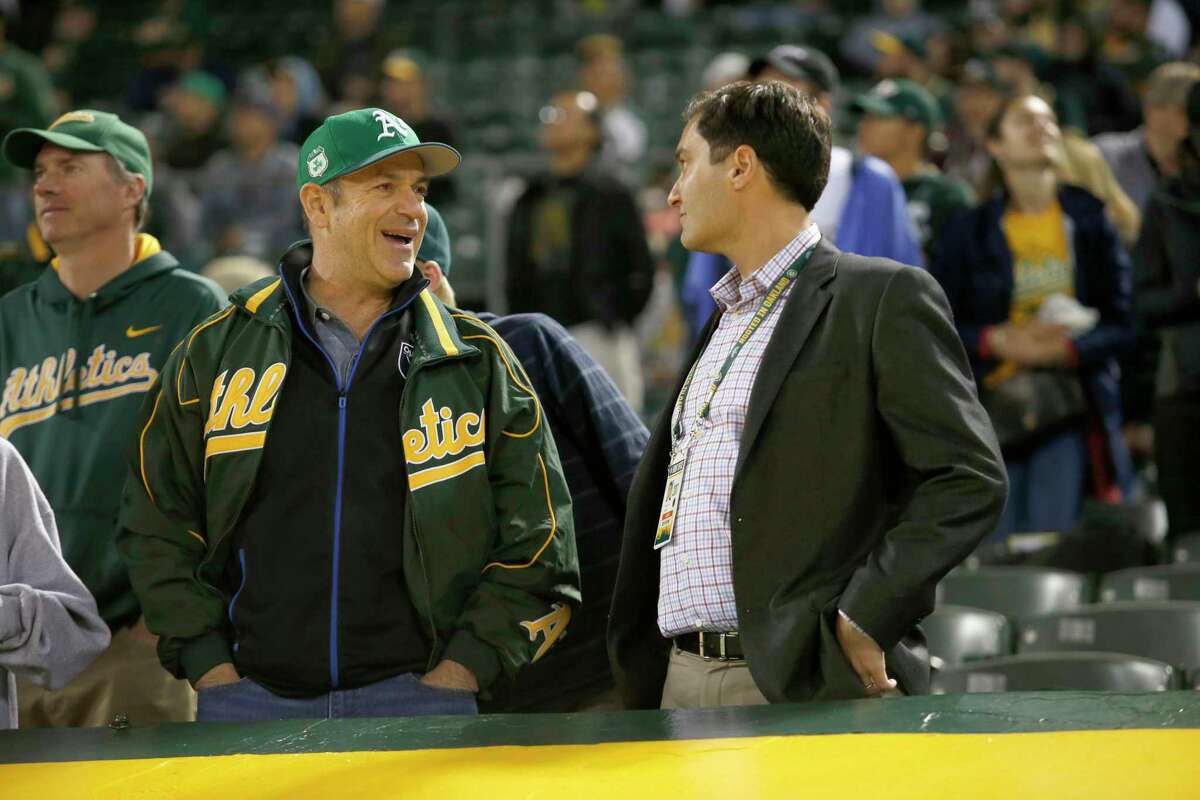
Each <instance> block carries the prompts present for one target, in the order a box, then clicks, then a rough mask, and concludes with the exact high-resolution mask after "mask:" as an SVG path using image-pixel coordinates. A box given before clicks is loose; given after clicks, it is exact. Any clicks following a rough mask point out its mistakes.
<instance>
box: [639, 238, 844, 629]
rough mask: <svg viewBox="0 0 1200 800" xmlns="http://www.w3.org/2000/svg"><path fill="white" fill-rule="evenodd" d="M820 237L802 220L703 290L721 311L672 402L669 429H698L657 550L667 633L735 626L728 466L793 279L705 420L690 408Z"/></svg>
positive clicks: (696, 407)
mask: <svg viewBox="0 0 1200 800" xmlns="http://www.w3.org/2000/svg"><path fill="white" fill-rule="evenodd" d="M820 238H821V233H820V231H819V230H818V229H817V226H816V225H809V226H808V227H807V228H806V229H804V230H803V231H801V232H800V233H799V234H798V235H797V236H796V238H795V239H792V241H790V242H788V244H787V245H786V246H784V248H783V249H782V250H780V251H779V252H778V253H776V254H775V256H774V257H773V258H772V259H771V260H770V261H768V262H767V263H766V264H764V265H763V266H762V267H761V268H759V269H758V270H756V271H755V272H754V273H753V274H752V275H751V276H750V277H749V278H748V279H745V280H743V279H742V276H741V274H740V273H739V272H738V271H737V270H736V269H731V270H730V271H729V272H728V273H727V274H726V275H725V277H723V278H721V280H719V281H717V283H716V285H715V286H713V287H712V289H711V290H710V293H711V294H712V296H713V299H714V300H715V301H716V303H717V306H718V308H720V309H721V311H722V315H721V318H720V321H719V322H718V323H717V329H716V330H715V331H714V332H713V335H712V338H711V339H710V340H709V342H708V346H707V347H705V349H704V352H703V354H701V356H700V359H699V360H698V361H697V362H696V370H695V377H694V379H693V380H692V381H691V385H690V386H689V387H688V390H687V397H686V398H684V403H683V414H682V419H680V413H679V403H678V402H676V404H675V411H674V414H673V415H672V430H674V429H675V428H676V425H678V424H679V423H680V422H682V426H683V435H684V437H689V436H691V435H692V430H693V428H694V427H695V426H697V425H699V426H700V432H699V434H698V436H697V437H696V438H695V439H693V440H692V443H691V446H690V447H689V449H688V456H687V466H686V467H685V469H684V473H683V485H682V487H681V491H680V499H679V506H678V508H677V510H676V516H675V529H674V532H673V533H672V537H671V541H670V542H669V543H668V544H667V545H666V547H664V548H663V550H662V558H661V562H660V569H659V594H658V628H659V630H660V631H661V632H662V634H663V636H666V637H668V638H669V637H673V636H677V635H679V634H681V633H685V632H688V631H697V630H704V631H719V632H729V631H736V630H737V629H738V616H737V605H736V603H735V602H734V597H733V570H732V566H733V563H732V562H733V558H732V549H731V546H730V524H729V497H730V494H731V492H732V491H733V471H734V467H735V466H736V463H737V456H738V446H739V444H740V443H741V438H742V429H743V428H744V427H745V424H746V410H747V409H748V408H749V406H750V390H751V388H752V387H753V386H754V379H755V377H756V376H757V375H758V368H759V365H760V364H761V363H762V357H763V352H764V351H765V350H766V348H767V343H768V342H770V340H771V334H772V332H774V330H775V325H776V323H777V322H778V320H779V315H780V314H781V313H782V306H783V305H784V300H786V298H787V296H788V294H790V293H791V290H792V288H793V287H794V286H795V282H794V281H793V282H792V283H791V284H789V285H788V287H787V289H786V290H785V291H784V293H783V295H782V296H781V297H780V299H779V301H778V302H777V303H776V306H775V307H773V308H772V309H771V312H770V314H769V315H768V316H767V317H766V319H764V320H763V322H762V324H761V325H760V326H759V328H758V330H756V331H755V332H754V334H753V335H752V336H751V337H750V339H749V340H748V341H747V342H746V345H745V346H744V347H743V348H742V352H741V353H740V354H739V355H738V357H737V359H736V360H735V361H734V362H733V364H731V365H730V367H729V372H728V374H726V375H725V379H724V380H723V381H722V382H721V386H720V388H719V389H718V390H717V393H716V395H714V397H713V400H712V407H711V410H710V411H709V415H708V419H707V420H705V421H704V422H700V421H699V420H697V413H698V412H699V410H700V406H701V405H703V403H704V401H705V400H707V399H708V395H709V392H710V391H711V389H710V382H711V380H712V378H713V377H714V376H715V375H716V374H717V373H718V372H719V371H720V368H721V365H722V364H724V363H725V359H726V358H727V357H728V356H729V353H730V351H731V350H732V349H733V345H734V342H735V341H736V340H737V339H738V337H740V336H741V334H742V331H744V330H745V328H746V325H747V323H749V322H750V319H751V317H752V315H753V314H754V312H755V311H757V310H758V306H759V304H760V303H761V302H762V299H763V297H764V296H765V295H766V294H767V292H768V291H769V290H770V288H771V286H772V285H774V283H775V281H777V280H778V279H779V278H780V277H781V276H782V275H783V273H784V271H785V270H786V269H787V268H788V267H789V266H791V264H792V263H793V262H794V261H795V260H796V259H797V258H799V257H800V256H801V255H802V254H803V253H804V252H805V251H807V250H809V249H810V248H812V247H815V246H816V244H817V242H818V241H819V240H820Z"/></svg>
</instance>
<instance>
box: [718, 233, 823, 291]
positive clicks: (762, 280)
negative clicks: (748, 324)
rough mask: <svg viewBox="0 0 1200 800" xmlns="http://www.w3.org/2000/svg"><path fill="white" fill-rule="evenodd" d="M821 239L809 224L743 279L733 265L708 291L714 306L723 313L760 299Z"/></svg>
mask: <svg viewBox="0 0 1200 800" xmlns="http://www.w3.org/2000/svg"><path fill="white" fill-rule="evenodd" d="M820 240H821V231H820V230H819V229H818V228H817V224H816V223H815V222H812V223H809V225H808V227H807V228H804V229H803V230H801V231H800V232H799V233H798V234H796V238H794V239H792V240H791V241H790V242H788V243H787V244H785V245H784V246H783V249H781V250H780V251H779V252H778V253H776V254H775V255H774V256H772V257H771V260H770V261H768V262H767V263H766V264H763V265H762V266H761V267H759V268H758V269H756V270H755V271H754V273H753V274H751V276H750V277H749V278H746V279H744V280H743V278H742V274H741V273H740V272H738V271H737V267H736V266H735V267H734V268H733V269H731V270H729V272H727V273H725V275H724V276H723V277H722V278H721V280H719V281H717V282H716V283H715V284H714V285H713V287H712V288H711V289H709V290H708V293H709V294H711V295H712V298H713V300H714V301H716V303H717V307H718V308H720V309H721V311H722V312H724V311H728V310H729V309H730V308H732V307H733V306H736V305H738V304H740V303H745V302H746V301H748V300H755V299H758V298H760V297H763V296H764V295H766V293H767V291H768V290H769V289H770V288H771V286H773V285H774V283H775V281H776V280H778V279H779V276H781V275H782V274H783V272H784V270H786V269H787V268H788V267H790V266H791V265H792V263H793V262H794V261H795V260H796V259H797V258H799V257H800V256H802V255H804V253H805V252H806V251H808V250H809V249H811V248H813V247H816V246H817V242H819V241H820Z"/></svg>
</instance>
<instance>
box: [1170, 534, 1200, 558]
mask: <svg viewBox="0 0 1200 800" xmlns="http://www.w3.org/2000/svg"><path fill="white" fill-rule="evenodd" d="M1171 560H1172V561H1174V562H1175V563H1176V564H1194V563H1200V533H1188V534H1184V535H1183V536H1180V537H1179V538H1178V539H1176V540H1175V543H1174V544H1172V545H1171Z"/></svg>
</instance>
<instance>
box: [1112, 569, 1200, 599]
mask: <svg viewBox="0 0 1200 800" xmlns="http://www.w3.org/2000/svg"><path fill="white" fill-rule="evenodd" d="M1116 600H1200V564H1165V565H1161V566H1156V567H1134V568H1133V569H1123V570H1118V571H1117V572H1110V573H1108V574H1107V575H1104V576H1102V577H1101V579H1100V601H1101V602H1103V603H1111V602H1113V601H1116Z"/></svg>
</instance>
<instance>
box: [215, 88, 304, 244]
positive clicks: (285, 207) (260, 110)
mask: <svg viewBox="0 0 1200 800" xmlns="http://www.w3.org/2000/svg"><path fill="white" fill-rule="evenodd" d="M229 123H230V124H229V138H230V142H231V144H232V146H231V147H229V148H228V149H225V150H222V151H220V152H219V153H217V154H216V155H214V156H213V157H212V159H211V160H210V161H209V162H208V166H207V167H205V170H204V175H203V177H202V178H201V180H200V186H201V189H200V202H201V205H202V209H203V210H202V222H201V229H202V231H203V234H204V243H205V245H207V246H208V247H209V248H211V251H212V253H213V254H214V255H234V254H237V255H248V256H253V257H255V258H260V259H264V260H266V261H273V260H274V259H275V258H277V257H278V255H279V254H280V253H282V252H283V251H284V250H286V249H287V247H288V245H290V244H291V243H292V242H295V241H297V240H299V239H303V238H305V237H304V229H303V227H302V225H301V220H300V209H299V206H298V205H297V204H296V202H295V200H296V196H295V195H296V159H297V158H298V157H299V148H297V147H296V145H294V144H292V143H291V142H281V141H279V124H280V120H279V112H278V110H277V109H276V108H275V106H274V105H272V104H271V101H270V99H269V98H267V97H263V96H255V95H254V94H252V93H249V94H241V95H238V96H237V98H236V99H235V101H234V103H233V109H232V111H231V113H230V119H229Z"/></svg>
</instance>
